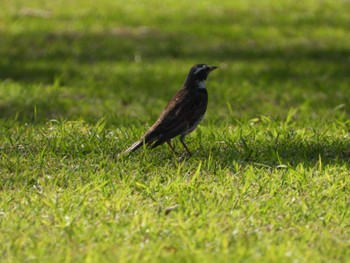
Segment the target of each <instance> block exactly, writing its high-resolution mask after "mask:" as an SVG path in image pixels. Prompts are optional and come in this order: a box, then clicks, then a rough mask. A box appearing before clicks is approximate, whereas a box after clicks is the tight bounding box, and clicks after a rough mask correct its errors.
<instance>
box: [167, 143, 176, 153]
mask: <svg viewBox="0 0 350 263" xmlns="http://www.w3.org/2000/svg"><path fill="white" fill-rule="evenodd" d="M166 143H167V144H168V145H169V147H170V149H171V151H172V152H173V153H175V147H174V145H173V144H172V143H171V141H170V140H169V141H167V142H166Z"/></svg>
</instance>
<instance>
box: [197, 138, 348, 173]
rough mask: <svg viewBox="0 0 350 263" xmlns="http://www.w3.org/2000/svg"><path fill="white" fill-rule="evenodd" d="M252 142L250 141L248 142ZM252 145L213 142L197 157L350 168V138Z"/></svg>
mask: <svg viewBox="0 0 350 263" xmlns="http://www.w3.org/2000/svg"><path fill="white" fill-rule="evenodd" d="M248 144H249V142H248ZM251 145H252V147H249V146H248V147H247V146H246V147H237V145H234V144H227V143H222V144H213V146H211V147H210V148H205V147H201V149H198V150H197V151H196V153H195V154H194V156H193V157H194V158H197V159H208V158H211V159H212V160H213V161H214V162H216V164H219V165H220V167H232V166H234V165H235V164H237V163H239V164H240V165H243V166H246V165H253V166H258V167H266V168H296V167H297V166H299V165H302V166H304V167H315V166H316V165H322V166H327V165H340V166H343V165H345V166H346V167H349V168H350V166H349V158H350V141H349V140H342V141H333V142H328V141H317V142H312V141H311V142H310V141H288V140H283V141H280V143H279V144H278V145H274V144H271V143H270V142H265V143H262V144H259V145H254V142H251Z"/></svg>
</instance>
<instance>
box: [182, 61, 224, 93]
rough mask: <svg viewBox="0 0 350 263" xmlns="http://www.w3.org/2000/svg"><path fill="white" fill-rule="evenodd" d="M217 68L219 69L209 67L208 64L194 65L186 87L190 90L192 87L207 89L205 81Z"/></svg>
mask: <svg viewBox="0 0 350 263" xmlns="http://www.w3.org/2000/svg"><path fill="white" fill-rule="evenodd" d="M217 68H218V67H215V66H208V65H206V64H197V65H194V66H193V67H192V68H191V70H190V72H189V73H188V76H187V80H186V83H185V86H187V88H189V87H190V86H191V87H193V86H196V87H197V86H198V87H199V88H205V81H206V79H207V77H208V75H209V73H210V72H212V71H213V70H215V69H217Z"/></svg>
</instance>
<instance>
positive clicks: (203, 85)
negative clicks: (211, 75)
mask: <svg viewBox="0 0 350 263" xmlns="http://www.w3.org/2000/svg"><path fill="white" fill-rule="evenodd" d="M197 88H198V89H205V80H201V81H198V82H197Z"/></svg>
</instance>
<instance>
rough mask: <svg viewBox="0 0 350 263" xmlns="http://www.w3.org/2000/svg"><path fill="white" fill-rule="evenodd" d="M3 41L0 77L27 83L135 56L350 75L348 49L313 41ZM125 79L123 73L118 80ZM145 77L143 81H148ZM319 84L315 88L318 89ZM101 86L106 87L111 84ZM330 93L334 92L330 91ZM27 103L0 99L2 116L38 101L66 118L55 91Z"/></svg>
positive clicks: (128, 33)
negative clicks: (306, 67)
mask: <svg viewBox="0 0 350 263" xmlns="http://www.w3.org/2000/svg"><path fill="white" fill-rule="evenodd" d="M0 39H2V48H1V50H0V80H3V81H6V80H13V81H15V82H20V83H25V84H29V85H37V84H43V85H52V83H53V82H54V81H55V79H56V78H57V77H59V78H60V80H61V81H62V82H63V84H66V83H68V86H70V83H72V82H75V83H81V81H83V80H84V79H86V75H87V74H88V73H85V74H83V73H82V69H81V68H82V66H88V67H90V66H91V68H93V67H94V65H96V64H97V63H101V62H112V63H116V64H118V63H134V62H135V61H134V60H135V56H136V57H137V56H138V55H141V56H142V57H143V58H144V60H145V61H150V62H152V61H158V60H181V59H183V60H189V59H190V60H192V61H193V63H196V62H199V61H222V62H224V63H230V62H237V61H249V62H251V63H255V61H260V62H261V61H262V62H263V63H265V64H266V65H267V67H266V69H265V70H263V71H261V72H258V73H256V72H255V73H251V72H245V73H244V74H246V76H245V78H246V79H256V80H259V79H264V80H267V81H287V80H293V81H294V82H301V81H310V82H313V81H314V82H317V81H319V80H320V79H322V77H323V76H324V75H325V74H327V79H330V80H334V81H344V80H347V79H348V78H349V71H348V68H349V60H348V58H349V57H350V49H342V50H340V49H338V50H333V49H332V48H324V47H319V48H315V47H314V46H312V45H306V46H303V45H294V46H293V45H291V46H289V47H288V48H271V47H270V46H261V45H255V44H251V45H247V44H246V43H244V42H237V41H230V39H224V38H221V39H211V38H205V39H204V38H203V37H202V38H201V37H196V36H194V35H190V34H182V33H181V34H180V33H174V32H172V33H164V32H159V31H157V30H154V29H142V28H141V29H140V28H136V29H133V28H120V29H118V30H115V31H113V30H112V31H109V32H104V33H103V32H101V33H69V32H61V33H49V32H44V33H28V34H25V33H24V34H6V33H0ZM305 61H306V62H308V63H309V64H310V65H312V66H313V67H315V70H314V71H313V72H312V74H311V75H310V72H305V71H303V70H299V71H293V70H291V69H292V68H293V67H295V64H294V63H297V62H300V63H302V62H305ZM96 67H98V66H96ZM225 74H230V73H229V72H226V73H225ZM103 77H105V76H102V78H103ZM121 77H123V76H116V77H115V78H119V79H120V78H121ZM124 77H125V76H124ZM316 80H317V81H316ZM109 81H110V83H108V85H109V87H111V86H112V87H118V84H119V86H120V83H117V82H116V81H117V79H115V80H112V82H113V81H114V82H113V83H112V82H111V80H109ZM147 81H148V80H147V79H145V82H147ZM101 86H102V85H101ZM301 86H302V85H301ZM317 88H318V87H317V86H315V89H317ZM72 89H75V90H74V91H73V92H72V93H74V92H76V93H79V89H80V88H79V87H74V88H72ZM98 89H105V90H106V89H108V87H99V88H98ZM108 92H113V91H108ZM138 92H141V93H142V94H141V95H144V96H145V97H147V96H149V92H150V91H149V90H147V89H142V90H139V91H138ZM326 92H329V94H328V95H330V96H331V95H332V91H326ZM90 95H91V96H94V95H93V94H90ZM139 95H140V94H139ZM29 96H30V94H29ZM29 102H30V100H29V101H28V100H26V101H18V100H15V99H14V100H12V101H11V100H4V102H1V101H0V118H3V119H6V118H9V117H11V116H13V115H15V114H20V115H21V116H23V117H22V119H23V120H24V121H28V120H31V119H33V118H34V116H33V111H34V105H36V107H38V108H40V109H41V110H40V114H39V115H38V116H36V117H35V118H36V119H37V120H38V121H47V120H48V119H51V118H56V117H62V118H66V116H67V114H68V111H69V109H68V108H67V107H65V104H64V102H61V101H60V100H57V99H56V98H53V97H52V96H51V94H46V97H45V98H43V99H40V100H37V101H35V103H29ZM78 114H79V113H78Z"/></svg>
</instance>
